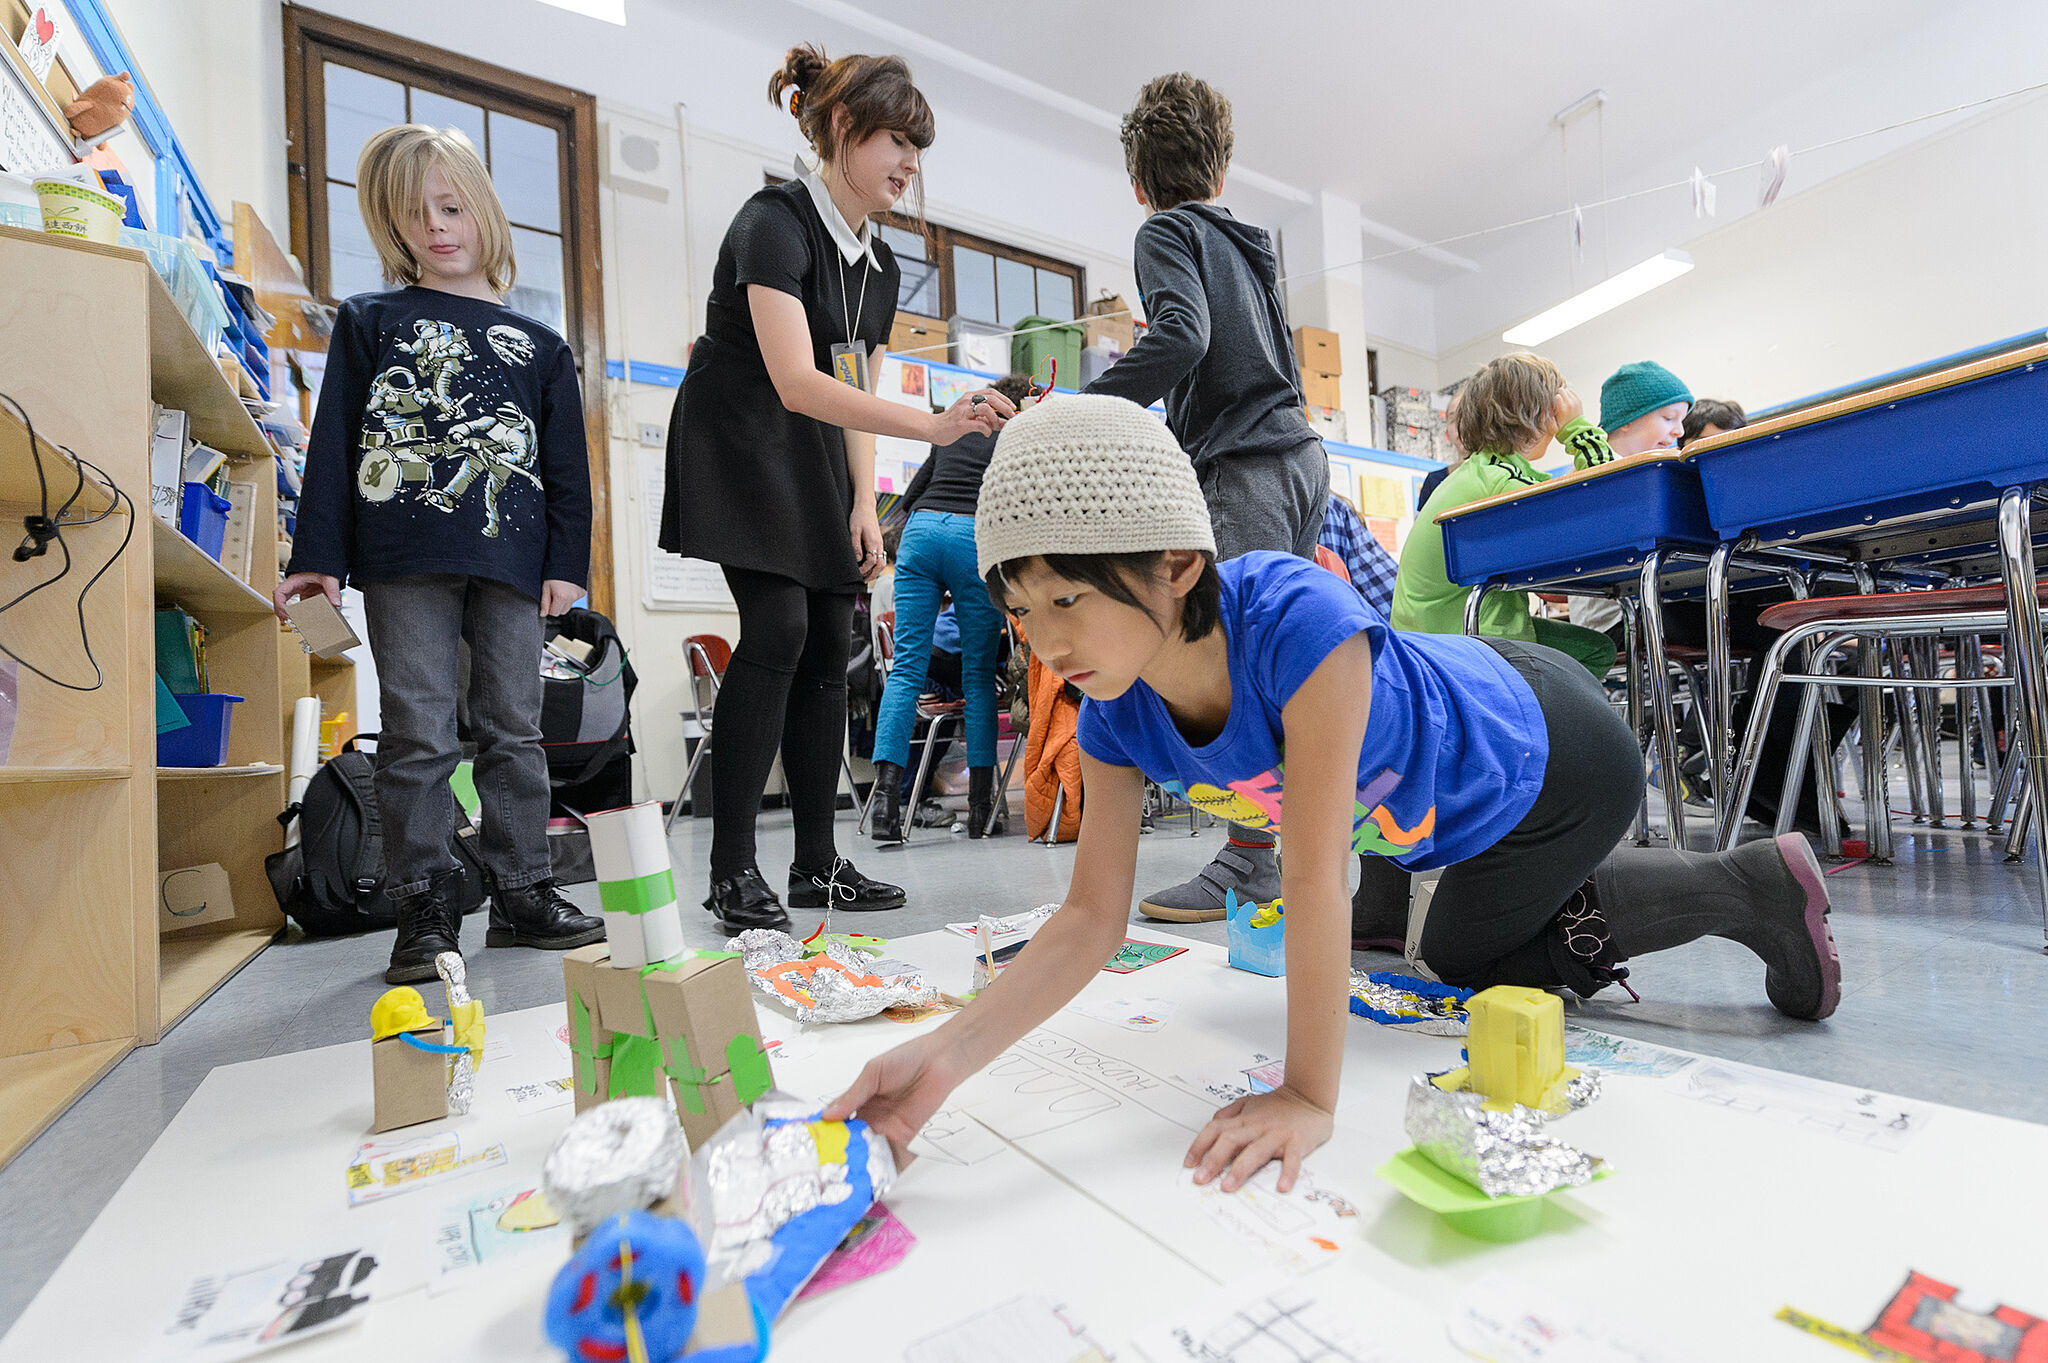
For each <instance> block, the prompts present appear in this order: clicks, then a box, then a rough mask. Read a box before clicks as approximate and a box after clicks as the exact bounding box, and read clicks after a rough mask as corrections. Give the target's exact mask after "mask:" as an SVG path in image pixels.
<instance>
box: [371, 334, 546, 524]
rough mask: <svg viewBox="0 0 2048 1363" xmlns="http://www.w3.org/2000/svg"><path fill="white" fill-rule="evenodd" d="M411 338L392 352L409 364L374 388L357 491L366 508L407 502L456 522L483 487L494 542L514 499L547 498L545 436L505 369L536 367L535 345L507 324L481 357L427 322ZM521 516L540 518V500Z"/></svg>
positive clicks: (392, 369) (465, 339)
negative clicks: (520, 495) (542, 461)
mask: <svg viewBox="0 0 2048 1363" xmlns="http://www.w3.org/2000/svg"><path fill="white" fill-rule="evenodd" d="M412 331H413V335H412V338H411V339H410V340H401V341H398V342H397V343H396V345H395V346H394V347H393V348H394V349H396V350H397V351H399V352H401V353H403V354H405V355H407V356H409V357H410V358H411V364H410V365H409V366H408V365H406V364H394V365H391V366H389V367H388V368H386V369H385V370H384V372H383V373H381V374H379V375H378V376H377V377H376V379H375V380H374V381H372V383H371V385H370V400H369V403H368V405H367V406H366V407H365V408H364V410H363V438H362V449H363V457H362V462H361V463H360V464H358V465H357V468H356V490H357V491H358V492H359V493H360V494H361V495H362V497H363V500H365V501H368V502H380V503H381V502H390V501H393V500H394V499H405V500H409V501H412V502H414V503H416V504H418V505H420V506H423V507H430V508H432V509H433V510H435V511H438V512H441V513H443V514H453V513H454V512H455V511H456V510H457V509H458V508H460V507H461V506H462V505H463V503H464V500H465V499H466V498H467V497H468V496H469V494H470V491H471V489H472V488H475V487H476V485H477V483H478V482H479V481H481V482H482V483H483V487H482V489H481V494H480V495H481V496H482V498H483V503H484V523H483V533H484V535H485V536H486V537H488V538H491V539H496V538H498V537H499V536H500V534H502V533H503V529H504V523H505V522H504V516H505V514H506V513H507V511H508V509H509V508H508V507H507V506H505V505H501V503H502V502H506V501H509V500H510V499H509V498H507V490H508V489H509V488H512V487H514V486H515V485H520V484H526V485H531V486H532V488H533V489H534V491H535V492H536V494H538V493H539V491H540V489H541V481H540V475H539V473H538V471H537V465H538V462H539V454H540V432H539V429H538V428H537V427H536V426H535V424H534V419H533V417H532V416H530V415H529V414H528V413H527V412H526V411H525V410H524V409H523V408H522V407H520V405H519V404H518V402H516V401H514V400H513V399H514V390H513V388H512V386H511V385H510V384H509V383H507V382H506V377H507V376H506V375H505V373H504V369H502V368H500V365H502V366H504V368H512V369H516V368H520V367H523V366H525V365H527V364H530V363H531V362H532V360H533V357H534V344H533V339H532V338H531V337H530V336H528V335H527V334H526V333H525V332H524V331H521V330H520V329H519V328H517V327H514V326H506V325H502V324H501V325H498V326H494V327H492V328H491V329H490V330H489V332H488V333H486V336H485V340H486V342H487V343H488V347H489V348H488V350H487V351H485V352H483V353H482V354H479V352H478V350H477V348H476V347H475V346H473V345H472V344H471V343H470V339H469V336H468V334H467V333H466V332H464V331H463V329H462V328H461V327H459V326H457V325H455V324H454V323H453V322H446V321H437V320H434V319H430V318H424V317H423V318H420V319H418V320H416V321H414V322H413V324H412ZM493 357H494V358H495V361H496V363H494V362H493ZM521 511H522V516H521V518H522V519H526V518H534V517H539V516H540V515H542V514H543V502H542V499H541V498H540V497H539V496H538V495H536V496H535V497H532V498H529V499H525V500H524V504H523V506H522V507H521Z"/></svg>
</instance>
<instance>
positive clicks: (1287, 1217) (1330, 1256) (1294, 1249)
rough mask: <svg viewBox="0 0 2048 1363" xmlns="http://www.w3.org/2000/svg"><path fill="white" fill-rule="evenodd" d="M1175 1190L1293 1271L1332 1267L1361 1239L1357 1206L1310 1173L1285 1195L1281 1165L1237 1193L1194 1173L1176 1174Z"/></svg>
mask: <svg viewBox="0 0 2048 1363" xmlns="http://www.w3.org/2000/svg"><path fill="white" fill-rule="evenodd" d="M1173 1186H1174V1189H1175V1192H1176V1195H1178V1196H1180V1197H1183V1198H1192V1199H1193V1200H1194V1201H1195V1202H1196V1203H1197V1204H1198V1205H1199V1206H1200V1207H1201V1209H1202V1211H1203V1213H1204V1214H1205V1215H1206V1216H1208V1218H1209V1219H1210V1220H1211V1221H1214V1222H1215V1223H1216V1224H1217V1225H1219V1226H1221V1227H1222V1228H1223V1229H1224V1230H1226V1231H1228V1232H1229V1233H1230V1234H1231V1235H1232V1236H1233V1237H1235V1238H1236V1239H1237V1240H1238V1241H1239V1242H1240V1243H1242V1244H1243V1245H1245V1246H1246V1247H1248V1248H1250V1249H1252V1250H1254V1251H1255V1252H1257V1253H1258V1254H1259V1255H1260V1256H1261V1257H1263V1258H1265V1259H1266V1260H1268V1261H1269V1262H1271V1263H1273V1264H1275V1265H1277V1266H1278V1267H1280V1268H1284V1269H1286V1270H1287V1271H1288V1272H1290V1273H1306V1272H1309V1271H1310V1270H1312V1269H1316V1268H1320V1267H1321V1266H1322V1265H1324V1264H1327V1263H1333V1262H1335V1261H1336V1260H1337V1259H1338V1258H1339V1257H1340V1256H1342V1255H1343V1254H1344V1252H1345V1251H1346V1250H1348V1249H1349V1248H1350V1247H1351V1245H1352V1243H1353V1242H1354V1241H1356V1240H1357V1239H1358V1235H1359V1221H1358V1207H1357V1205H1356V1204H1355V1203H1353V1202H1352V1201H1351V1199H1350V1198H1347V1197H1345V1196H1344V1195H1343V1194H1341V1193H1338V1192H1336V1191H1334V1190H1333V1189H1329V1188H1325V1187H1323V1186H1322V1185H1321V1184H1320V1183H1318V1182H1317V1181H1316V1177H1315V1175H1314V1174H1312V1173H1310V1172H1309V1171H1308V1170H1306V1169H1303V1170H1301V1171H1300V1173H1299V1174H1298V1175H1297V1176H1296V1178H1295V1181H1294V1186H1293V1187H1292V1188H1290V1189H1289V1190H1288V1191H1286V1192H1284V1193H1283V1192H1281V1191H1280V1165H1279V1164H1278V1163H1277V1162H1275V1163H1272V1164H1268V1165H1267V1166H1266V1167H1265V1168H1263V1169H1261V1170H1259V1172H1257V1173H1256V1174H1253V1175H1252V1176H1251V1177H1250V1178H1248V1179H1246V1180H1245V1181H1244V1183H1243V1184H1242V1185H1241V1186H1240V1187H1239V1188H1238V1190H1237V1191H1236V1192H1234V1193H1226V1192H1224V1191H1223V1180H1222V1179H1220V1178H1218V1179H1215V1180H1212V1181H1211V1182H1209V1183H1203V1184H1197V1183H1196V1182H1195V1171H1194V1170H1192V1169H1181V1170H1178V1171H1176V1172H1175V1174H1174V1176H1173Z"/></svg>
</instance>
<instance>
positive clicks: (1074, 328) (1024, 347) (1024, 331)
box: [1010, 317, 1087, 388]
mask: <svg viewBox="0 0 2048 1363" xmlns="http://www.w3.org/2000/svg"><path fill="white" fill-rule="evenodd" d="M1041 328H1042V330H1041ZM1086 337H1087V328H1086V327H1085V326H1084V325H1083V324H1081V323H1080V322H1061V321H1056V320H1054V319H1053V318H1051V317H1026V318H1025V319H1024V320H1023V321H1021V322H1019V323H1017V334H1016V335H1015V336H1012V337H1011V338H1010V368H1012V369H1014V370H1016V371H1017V372H1018V373H1020V374H1029V375H1030V376H1031V378H1032V381H1033V382H1034V383H1044V382H1045V379H1046V366H1045V362H1046V360H1047V359H1048V358H1050V359H1052V360H1054V361H1055V362H1057V364H1058V365H1059V373H1058V376H1057V379H1056V382H1057V383H1058V384H1059V386H1060V387H1062V388H1079V387H1080V386H1081V347H1082V345H1083V344H1084V343H1085V341H1086Z"/></svg>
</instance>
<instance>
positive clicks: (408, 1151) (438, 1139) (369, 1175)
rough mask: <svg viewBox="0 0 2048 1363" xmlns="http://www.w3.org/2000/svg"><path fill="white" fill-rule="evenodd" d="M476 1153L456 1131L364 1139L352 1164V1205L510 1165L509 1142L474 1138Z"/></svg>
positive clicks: (350, 1164)
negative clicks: (481, 1141) (467, 1149)
mask: <svg viewBox="0 0 2048 1363" xmlns="http://www.w3.org/2000/svg"><path fill="white" fill-rule="evenodd" d="M470 1151H471V1152H470V1153H465V1147H464V1145H463V1140H462V1137H461V1135H460V1134H459V1133H457V1132H454V1131H432V1132H427V1133H424V1134H420V1135H407V1134H406V1133H404V1132H402V1131H401V1132H399V1133H398V1134H396V1135H384V1136H379V1137H377V1138H376V1139H374V1140H368V1141H364V1142H363V1143H362V1145H361V1146H359V1147H357V1149H356V1153H355V1154H354V1155H353V1156H351V1157H350V1159H349V1162H348V1173H347V1179H348V1205H349V1206H351V1207H360V1206H362V1205H363V1204H365V1203H368V1202H381V1201H383V1200H384V1199H385V1198H387V1197H396V1196H398V1195H399V1194H401V1193H409V1192H412V1191H414V1190H415V1189H418V1188H425V1187H431V1186H433V1185H435V1184H439V1183H445V1182H447V1181H448V1180H450V1179H453V1178H460V1177H461V1176H462V1175H464V1174H470V1173H475V1172H476V1171H477V1170H479V1169H495V1168H497V1167H498V1166H499V1165H501V1164H503V1163H505V1158H506V1157H505V1147H504V1146H503V1145H500V1144H495V1143H493V1144H489V1145H477V1144H475V1143H474V1142H472V1143H471V1147H470Z"/></svg>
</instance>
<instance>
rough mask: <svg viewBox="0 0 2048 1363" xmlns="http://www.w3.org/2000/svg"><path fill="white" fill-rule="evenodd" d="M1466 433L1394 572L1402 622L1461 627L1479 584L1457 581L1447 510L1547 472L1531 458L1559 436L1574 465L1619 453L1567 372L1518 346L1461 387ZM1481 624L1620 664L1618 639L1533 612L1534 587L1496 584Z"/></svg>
mask: <svg viewBox="0 0 2048 1363" xmlns="http://www.w3.org/2000/svg"><path fill="white" fill-rule="evenodd" d="M1458 440H1459V443H1461V444H1462V445H1463V446H1464V447H1465V449H1466V450H1468V451H1469V452H1470V453H1468V454H1467V455H1466V457H1465V461H1464V462H1463V463H1461V464H1459V465H1458V466H1457V467H1456V468H1454V469H1452V470H1451V472H1450V473H1449V474H1448V475H1446V477H1445V478H1444V480H1443V482H1442V483H1441V484H1439V485H1438V487H1437V490H1436V491H1435V492H1433V493H1431V494H1430V498H1429V500H1428V501H1427V502H1425V503H1423V507H1422V510H1421V511H1420V512H1419V513H1417V515H1416V517H1415V528H1414V529H1413V530H1411V531H1409V532H1408V543H1407V544H1406V545H1404V546H1402V549H1401V571H1400V575H1399V576H1398V577H1397V578H1396V579H1395V582H1394V611H1393V616H1392V622H1393V626H1394V628H1395V629H1406V630H1415V631H1417V632H1419V633H1422V634H1462V633H1464V631H1465V600H1466V598H1467V597H1468V596H1470V595H1471V589H1470V588H1468V587H1461V586H1459V585H1458V584H1457V583H1455V582H1453V581H1451V579H1450V577H1449V574H1448V571H1447V570H1446V568H1445V567H1444V532H1443V529H1442V527H1440V526H1438V525H1437V523H1436V518H1437V517H1438V516H1439V515H1441V514H1442V513H1443V512H1446V511H1451V510H1454V509H1456V508H1458V507H1461V506H1465V505H1468V504H1470V503H1472V502H1476V501H1479V500H1481V499H1483V498H1486V497H1491V496H1493V495H1495V494H1496V493H1501V492H1512V491H1513V490H1514V489H1516V488H1518V487H1532V486H1534V485H1535V484H1537V483H1542V482H1547V481H1548V480H1549V475H1548V474H1545V473H1541V472H1539V471H1538V470H1537V468H1536V466H1535V465H1534V464H1532V463H1530V462H1529V461H1530V460H1531V459H1532V458H1534V457H1535V456H1537V455H1540V454H1541V453H1542V452H1543V449H1544V447H1545V446H1546V445H1548V444H1549V443H1550V442H1551V441H1552V440H1555V441H1557V442H1558V443H1559V444H1560V445H1563V446H1564V447H1565V448H1566V449H1568V450H1570V451H1571V452H1572V465H1573V466H1574V467H1575V468H1582V469H1583V468H1591V467H1592V466H1594V465H1595V464H1604V463H1607V462H1608V461H1609V460H1610V459H1612V458H1613V457H1614V456H1613V454H1612V452H1611V451H1610V450H1609V449H1608V446H1607V437H1606V435H1605V434H1603V433H1602V432H1601V430H1600V428H1599V427H1598V426H1595V425H1594V424H1593V423H1592V422H1590V421H1588V420H1586V417H1585V410H1584V407H1583V406H1582V404H1581V403H1580V401H1579V397H1578V395H1577V394H1576V393H1574V392H1572V390H1571V389H1569V388H1567V387H1565V383H1564V375H1563V374H1561V373H1559V372H1558V368H1557V366H1556V365H1554V364H1552V363H1551V362H1550V361H1549V360H1546V359H1544V358H1543V357H1542V356H1541V355H1532V354H1529V353H1528V352H1527V351H1518V352H1516V353H1515V354H1512V355H1503V356H1501V357H1500V358H1499V359H1497V360H1493V361H1491V362H1490V363H1488V364H1487V366H1486V367H1485V368H1484V369H1481V370H1480V371H1479V372H1478V373H1477V374H1474V375H1473V376H1472V377H1471V379H1470V380H1468V381H1467V382H1466V384H1465V386H1464V387H1463V388H1461V389H1459V390H1458ZM1479 632H1480V633H1481V634H1486V635H1492V636H1493V637H1495V638H1499V639H1519V640H1521V641H1522V642H1524V643H1531V644H1543V645H1545V646H1546V647H1549V648H1554V649H1557V650H1558V651H1559V652H1561V653H1568V654H1570V655H1571V656H1572V657H1574V658H1576V659H1578V661H1579V662H1580V663H1581V664H1583V665H1584V666H1585V669H1586V670H1587V671H1588V672H1591V673H1592V674H1593V675H1594V676H1595V677H1604V676H1606V675H1607V669H1608V668H1610V667H1612V666H1614V657H1615V648H1614V641H1613V640H1611V639H1609V638H1608V637H1607V636H1606V635H1604V634H1600V633H1598V632H1596V631H1594V630H1590V629H1581V628H1580V627H1578V626H1577V625H1571V624H1566V623H1565V622H1564V621H1562V620H1541V619H1536V618H1534V617H1532V616H1531V615H1530V614H1529V594H1528V593H1527V592H1511V591H1496V592H1489V593H1488V594H1487V597H1486V600H1485V602H1484V603H1483V604H1482V605H1481V606H1480V608H1479Z"/></svg>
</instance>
